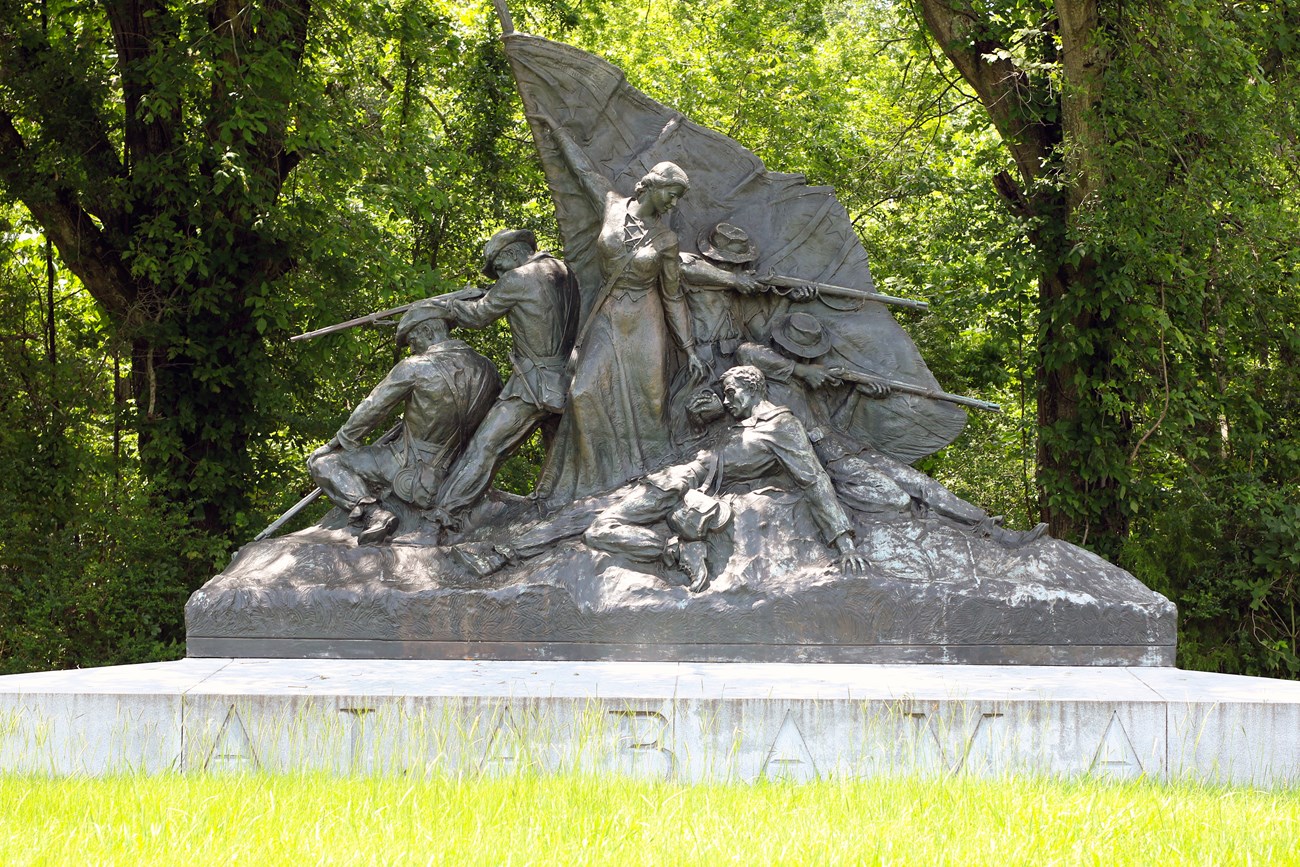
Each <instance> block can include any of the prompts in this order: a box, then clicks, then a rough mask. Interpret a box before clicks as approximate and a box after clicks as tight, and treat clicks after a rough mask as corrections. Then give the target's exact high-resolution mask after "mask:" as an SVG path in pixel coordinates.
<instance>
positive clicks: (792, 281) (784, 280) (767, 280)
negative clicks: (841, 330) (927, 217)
mask: <svg viewBox="0 0 1300 867" xmlns="http://www.w3.org/2000/svg"><path fill="white" fill-rule="evenodd" d="M758 282H760V283H762V284H763V285H765V286H771V287H773V288H774V289H776V290H777V294H780V295H784V294H786V293H785V292H782V291H781V290H782V289H784V290H787V291H789V290H790V289H801V288H803V287H805V286H807V287H811V288H813V289H816V290H817V291H818V292H820V293H822V294H823V295H831V296H835V297H839V298H856V299H859V300H862V301H877V302H879V303H881V304H889V305H891V306H894V307H906V308H908V309H909V310H929V309H930V305H929V304H927V303H926V302H924V301H913V300H912V299H911V298H898V297H896V296H894V295H882V294H881V293H879V292H868V291H866V290H865V289H850V288H849V287H847V286H835V285H833V284H831V283H818V282H817V281H816V280H802V279H800V278H798V277H783V276H782V275H780V274H768V275H767V276H766V277H759V278H758Z"/></svg>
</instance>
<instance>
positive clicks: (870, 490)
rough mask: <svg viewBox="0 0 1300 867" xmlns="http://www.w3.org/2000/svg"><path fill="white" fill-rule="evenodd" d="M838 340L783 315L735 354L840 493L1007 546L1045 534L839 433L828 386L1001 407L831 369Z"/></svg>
mask: <svg viewBox="0 0 1300 867" xmlns="http://www.w3.org/2000/svg"><path fill="white" fill-rule="evenodd" d="M832 342H833V341H832V338H831V335H830V332H829V331H828V330H827V329H826V328H824V327H823V326H822V324H821V322H820V321H819V320H818V319H817V318H816V317H815V316H811V315H809V314H807V313H793V314H785V315H782V316H778V317H776V318H775V319H774V320H773V322H772V339H771V344H770V345H768V346H763V345H760V344H756V343H745V344H742V345H741V346H740V347H739V348H738V349H737V350H736V360H737V361H738V362H739V363H741V364H749V365H753V366H754V367H757V368H758V369H759V370H761V371H763V373H764V374H765V375H766V377H767V378H768V381H769V383H770V387H771V390H772V400H773V402H775V403H784V404H785V405H786V406H788V407H789V408H790V409H791V410H792V411H793V412H794V414H795V416H796V417H798V418H799V419H800V420H802V421H803V423H804V425H805V426H806V427H807V429H808V434H809V438H810V439H812V440H813V442H814V443H815V444H816V448H817V453H818V457H820V458H821V460H822V461H823V462H824V463H825V464H826V467H827V470H828V471H829V472H830V474H831V477H832V478H834V479H835V481H836V483H837V486H838V488H839V490H840V492H841V494H842V495H844V496H845V497H846V498H849V499H850V500H856V501H857V502H856V503H855V505H857V506H858V507H859V508H860V509H862V510H864V511H889V510H891V509H896V508H907V507H911V508H913V509H915V510H917V511H920V512H922V513H925V512H933V513H935V514H937V515H940V516H942V517H944V518H947V519H949V520H951V521H953V522H955V523H958V524H962V525H964V526H969V527H972V528H974V529H975V530H976V531H977V532H979V533H981V534H982V535H986V536H989V537H990V538H992V539H994V540H995V541H997V542H999V543H1001V544H1002V545H1004V546H1006V547H1009V548H1015V547H1020V546H1022V545H1026V544H1028V543H1030V542H1032V541H1034V540H1035V539H1038V538H1039V537H1040V536H1042V535H1043V533H1044V532H1045V531H1046V530H1047V525H1046V524H1039V525H1038V526H1037V527H1035V528H1034V529H1032V530H1029V531H1026V532H1016V531H1012V530H1007V529H1005V528H1003V527H1002V526H1001V525H1000V523H999V520H1000V519H998V518H994V517H992V516H990V515H989V514H988V513H987V512H985V511H984V510H983V509H980V508H979V507H977V506H974V505H972V504H971V503H968V502H966V501H965V500H963V499H961V498H960V497H958V496H957V495H956V494H954V493H952V491H949V490H948V489H947V488H945V487H944V486H943V485H941V484H939V483H938V482H936V481H935V480H934V479H932V478H930V477H929V476H927V475H925V474H924V473H922V472H921V471H920V470H917V469H914V468H912V467H910V466H908V465H907V464H904V463H902V462H901V461H896V460H894V459H892V458H890V457H887V456H886V455H884V454H881V453H880V452H879V451H877V450H876V449H874V448H872V447H870V445H869V444H865V443H861V442H858V441H857V440H855V439H854V438H853V437H850V436H848V435H846V434H844V433H843V432H842V431H840V430H838V429H837V426H836V425H835V423H834V418H835V416H834V413H833V412H832V411H831V409H830V406H829V404H828V401H827V397H828V394H827V389H829V388H831V387H833V386H838V385H841V384H842V383H843V382H851V383H853V384H854V387H855V388H856V390H857V391H858V392H859V393H861V394H863V395H864V396H866V397H871V398H884V397H888V396H889V395H890V394H891V393H892V392H893V391H894V390H896V389H897V390H899V391H903V392H905V393H911V394H918V395H923V396H926V397H929V398H931V399H934V400H944V401H947V402H951V403H961V404H964V405H967V406H971V405H975V406H981V407H982V408H985V409H997V405H996V404H990V403H986V402H984V401H978V400H975V399H974V398H967V397H963V396H961V395H953V394H947V393H946V392H942V391H938V390H937V389H927V388H925V387H922V386H915V385H911V384H908V383H897V382H893V381H892V380H888V379H884V378H878V377H874V376H870V375H868V374H865V373H862V372H860V371H848V370H846V369H844V368H843V367H837V366H827V365H825V364H824V363H823V362H824V361H825V359H826V357H827V355H828V353H829V352H830V351H831V349H832Z"/></svg>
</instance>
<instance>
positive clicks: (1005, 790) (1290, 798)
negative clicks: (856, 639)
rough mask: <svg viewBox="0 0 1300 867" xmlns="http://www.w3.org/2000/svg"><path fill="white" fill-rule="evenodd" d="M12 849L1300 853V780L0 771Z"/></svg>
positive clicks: (1162, 860) (216, 855) (1214, 859)
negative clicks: (1275, 787)
mask: <svg viewBox="0 0 1300 867" xmlns="http://www.w3.org/2000/svg"><path fill="white" fill-rule="evenodd" d="M0 804H3V805H4V807H5V809H4V818H3V826H0V863H3V864H6V865H19V864H64V863H66V864H133V865H144V864H186V865H199V864H222V865H225V864H268V865H279V864H426V863H433V864H527V863H544V864H579V863H600V864H627V865H631V864H721V863H738V864H763V863H781V864H837V863H865V864H925V865H942V864H954V865H956V864H961V865H967V864H993V865H998V867H1002V865H1010V864H1033V865H1041V864H1089V865H1091V864H1103V865H1112V864H1162V865H1163V864H1215V865H1218V864H1298V863H1300V854H1298V852H1297V849H1298V847H1300V791H1296V790H1292V791H1288V792H1283V793H1268V792H1259V791H1250V790H1241V789H1225V788H1209V787H1203V786H1194V785H1168V786H1166V785H1158V784H1154V783H1127V784H1119V783H1113V784H1112V783H1104V782H1096V781H1076V782H1061V781H1051V780H1044V779H1028V780H1025V779H1017V780H998V781H979V780H974V779H969V778H948V779H942V780H936V779H930V780H927V779H918V778H911V779H880V780H871V781H863V782H820V783H812V784H804V785H794V784H779V783H770V784H758V785H702V786H688V785H674V784H657V783H648V782H638V781H635V780H631V779H624V778H619V777H609V776H568V777H564V776H561V777H543V776H526V775H521V776H513V777H508V778H501V779H473V780H454V779H446V778H433V779H427V780H424V779H421V780H411V779H404V778H401V777H333V776H323V775H321V776H270V775H259V774H248V775H232V776H204V775H194V776H162V777H143V776H141V777H117V778H111V779H84V778H83V779H45V778H23V777H3V778H0Z"/></svg>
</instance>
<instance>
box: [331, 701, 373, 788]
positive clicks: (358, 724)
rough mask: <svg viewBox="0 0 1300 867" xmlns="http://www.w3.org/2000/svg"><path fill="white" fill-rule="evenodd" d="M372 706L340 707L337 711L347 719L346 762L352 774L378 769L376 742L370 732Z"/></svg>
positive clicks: (368, 772) (367, 772)
mask: <svg viewBox="0 0 1300 867" xmlns="http://www.w3.org/2000/svg"><path fill="white" fill-rule="evenodd" d="M374 712H375V709H374V708H373V707H359V706H358V707H340V708H339V713H340V714H342V715H343V718H344V719H346V720H347V721H348V762H347V770H348V772H349V773H353V774H370V773H374V772H375V771H377V770H380V769H381V767H380V763H379V760H378V756H377V755H376V748H377V746H378V744H377V743H376V741H375V737H374V735H373V733H372V728H373V726H372V725H371V724H370V723H369V718H370V717H371V715H372V714H374Z"/></svg>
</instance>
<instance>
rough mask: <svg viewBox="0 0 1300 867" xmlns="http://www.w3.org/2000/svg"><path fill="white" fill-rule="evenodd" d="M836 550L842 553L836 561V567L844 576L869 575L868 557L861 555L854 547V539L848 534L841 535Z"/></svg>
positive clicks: (836, 541)
mask: <svg viewBox="0 0 1300 867" xmlns="http://www.w3.org/2000/svg"><path fill="white" fill-rule="evenodd" d="M835 548H836V549H837V550H838V551H839V552H840V555H839V557H837V558H836V560H835V565H836V566H838V567H839V570H840V572H841V573H842V574H844V575H865V574H867V568H868V567H867V557H866V555H865V554H862V553H859V552H858V550H857V548H856V547H854V545H853V537H852V536H850V535H849V534H848V533H841V534H840V535H839V537H838V538H836V540H835Z"/></svg>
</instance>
